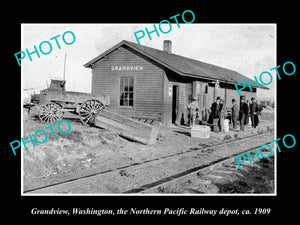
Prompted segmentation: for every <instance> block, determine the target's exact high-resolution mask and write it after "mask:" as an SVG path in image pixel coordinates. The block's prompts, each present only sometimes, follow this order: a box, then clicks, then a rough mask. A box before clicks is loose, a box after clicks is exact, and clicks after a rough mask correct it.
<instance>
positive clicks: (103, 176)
mask: <svg viewBox="0 0 300 225" xmlns="http://www.w3.org/2000/svg"><path fill="white" fill-rule="evenodd" d="M271 133H273V129H269V130H267V131H265V132H263V133H257V134H253V135H250V136H246V137H243V138H238V139H231V140H227V141H226V142H221V143H217V144H211V145H207V146H204V147H200V148H190V149H188V150H186V151H184V152H180V153H175V154H171V155H167V156H163V157H160V158H154V159H150V160H145V161H141V162H137V163H133V164H129V165H126V166H122V167H119V168H116V169H113V170H107V171H102V172H99V173H94V174H90V175H87V176H84V177H79V178H75V179H71V180H67V181H64V182H60V183H55V184H50V185H47V186H43V187H38V188H34V189H29V190H25V191H24V193H25V194H43V193H47V194H49V193H74V192H75V193H78V190H81V189H82V187H80V186H82V185H83V186H85V188H86V187H87V186H88V185H87V184H92V183H97V185H96V186H97V187H98V188H99V190H100V191H99V192H98V193H107V190H104V189H105V188H104V189H102V190H104V192H102V191H101V188H100V186H105V185H107V184H109V183H110V182H109V180H111V177H117V176H118V177H117V178H116V179H115V180H118V179H120V176H121V177H123V178H126V179H127V178H128V179H127V180H128V182H127V183H126V184H125V183H124V187H126V188H125V190H122V189H121V190H120V189H114V190H110V191H108V193H140V192H141V193H143V192H144V193H146V190H151V189H155V188H157V187H158V186H161V185H163V184H167V183H170V182H172V181H176V179H177V180H178V179H180V178H184V177H187V176H188V175H189V174H193V173H195V172H197V171H199V170H201V169H207V168H209V167H210V168H212V167H213V166H216V165H218V164H220V163H223V162H225V161H226V160H230V159H231V158H233V157H234V156H236V155H238V154H241V153H243V152H246V151H249V150H251V149H253V148H255V147H256V146H254V147H251V148H250V149H246V150H241V151H238V152H236V153H234V154H231V155H226V156H224V155H218V156H216V159H215V160H212V161H211V162H209V163H204V164H202V165H200V166H193V167H192V168H189V169H186V170H184V171H180V172H178V173H176V174H172V175H170V176H168V175H166V176H165V177H164V178H162V179H158V180H156V181H154V182H148V183H146V184H142V185H139V186H138V187H133V188H131V187H130V178H132V179H134V175H133V176H131V174H130V172H128V171H130V170H131V171H137V170H145V171H146V170H147V169H146V168H147V167H155V168H157V167H158V165H161V164H163V163H170V165H172V163H173V164H174V162H173V161H177V160H178V158H179V157H194V158H195V157H196V155H197V154H202V153H203V152H205V151H208V150H211V149H216V148H225V147H228V146H229V145H230V144H236V143H240V145H243V142H245V143H246V141H249V139H253V138H256V139H257V138H260V137H263V136H267V135H270V134H271ZM271 139H272V140H274V139H273V138H271ZM265 143H266V142H264V143H261V144H265ZM261 144H260V145H261ZM260 145H259V146H260ZM77 186H78V188H77V189H76V187H77ZM93 186H95V185H93ZM83 189H84V188H83ZM82 193H85V192H84V191H83V192H82Z"/></svg>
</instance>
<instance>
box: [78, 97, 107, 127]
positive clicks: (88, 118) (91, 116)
mask: <svg viewBox="0 0 300 225" xmlns="http://www.w3.org/2000/svg"><path fill="white" fill-rule="evenodd" d="M104 108H105V107H104V105H103V103H102V102H100V101H99V100H96V99H89V100H86V101H85V102H83V103H82V105H81V108H80V110H79V115H80V120H81V122H82V123H83V124H84V125H90V124H92V123H94V121H95V115H96V114H97V113H98V112H99V111H100V110H103V109H104Z"/></svg>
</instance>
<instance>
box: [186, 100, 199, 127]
mask: <svg viewBox="0 0 300 225" xmlns="http://www.w3.org/2000/svg"><path fill="white" fill-rule="evenodd" d="M198 109H199V105H198V102H197V99H196V98H195V97H194V98H193V101H192V102H191V103H190V104H189V105H188V110H189V111H190V126H194V125H195V124H196V116H197V112H198Z"/></svg>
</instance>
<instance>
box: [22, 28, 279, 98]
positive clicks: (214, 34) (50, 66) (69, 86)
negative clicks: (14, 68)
mask: <svg viewBox="0 0 300 225" xmlns="http://www.w3.org/2000/svg"><path fill="white" fill-rule="evenodd" d="M153 24H154V23H153ZM153 24H22V26H21V29H22V37H21V49H20V51H24V52H25V50H26V49H28V51H29V52H33V51H34V47H33V46H34V45H35V46H36V47H37V48H38V47H39V45H40V43H41V42H43V41H49V42H50V43H51V45H52V51H51V53H49V54H48V55H43V54H41V53H40V58H38V57H37V55H36V54H32V55H31V57H32V61H30V60H29V58H28V56H27V55H26V57H25V58H24V59H23V60H22V61H21V64H22V66H21V71H22V81H23V83H22V88H23V89H30V91H31V92H35V93H39V91H40V90H41V89H44V88H46V84H47V82H48V84H50V78H51V77H52V78H53V77H58V78H63V73H64V57H65V54H66V67H65V78H66V90H68V91H77V92H87V93H90V92H91V76H92V73H91V69H89V68H85V67H84V66H83V65H84V64H85V63H87V62H88V61H90V60H91V59H93V58H94V57H96V56H98V55H99V54H101V53H103V52H104V51H106V50H108V49H109V48H111V47H112V46H114V45H116V44H117V43H119V42H121V41H122V40H127V41H131V42H134V43H137V41H136V39H135V36H134V33H135V32H136V31H139V30H144V31H145V28H146V27H147V28H148V30H149V31H151V30H152V29H153ZM165 25H166V24H164V26H165ZM156 26H158V24H157V23H156ZM162 29H163V30H168V27H162ZM66 31H72V32H73V33H74V35H75V37H76V40H75V42H74V43H73V44H71V45H66V44H65V43H64V42H63V40H62V35H63V34H64V33H65V32H66ZM57 35H60V37H58V38H57V40H58V42H59V44H60V46H61V49H58V47H57V44H56V43H55V40H50V38H52V37H55V36H57ZM65 37H66V41H67V42H70V41H72V37H71V35H69V34H68V35H66V36H65ZM151 37H152V40H149V38H148V37H147V35H145V37H144V38H142V39H140V43H141V44H142V45H145V46H149V47H152V48H157V49H161V50H162V48H163V41H164V40H171V41H172V53H174V54H178V55H182V56H185V57H188V58H192V59H195V60H199V61H203V62H206V63H210V64H213V65H216V66H220V67H224V68H227V69H231V70H234V71H237V72H239V73H241V74H243V75H245V76H246V77H249V78H251V79H253V77H254V76H256V77H257V78H259V75H260V73H262V72H263V71H268V72H270V73H271V74H272V75H273V78H275V77H276V75H275V71H270V69H271V68H273V67H275V66H277V65H276V38H277V37H276V25H275V24H240V23H239V24H199V23H198V24H193V23H192V24H184V23H182V24H181V23H180V28H178V27H177V25H176V23H174V24H172V30H171V31H170V32H169V33H168V34H163V33H160V36H159V37H157V35H156V34H155V33H153V34H152V35H151ZM43 50H44V51H45V52H47V51H48V50H49V49H48V46H47V44H44V45H43ZM16 65H18V64H17V60H16ZM275 80H276V79H273V82H272V83H271V84H270V85H268V87H269V88H270V90H263V89H258V94H257V95H258V97H259V98H260V97H274V96H275V84H276V82H275ZM263 81H265V82H266V83H267V82H268V79H267V78H266V79H263Z"/></svg>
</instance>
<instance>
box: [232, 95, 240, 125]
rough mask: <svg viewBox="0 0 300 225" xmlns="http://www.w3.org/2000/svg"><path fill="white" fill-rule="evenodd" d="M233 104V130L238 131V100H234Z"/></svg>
mask: <svg viewBox="0 0 300 225" xmlns="http://www.w3.org/2000/svg"><path fill="white" fill-rule="evenodd" d="M231 102H232V108H231V112H232V114H231V119H232V125H233V129H236V126H237V120H238V117H239V107H238V105H237V104H236V100H235V99H232V100H231Z"/></svg>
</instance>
